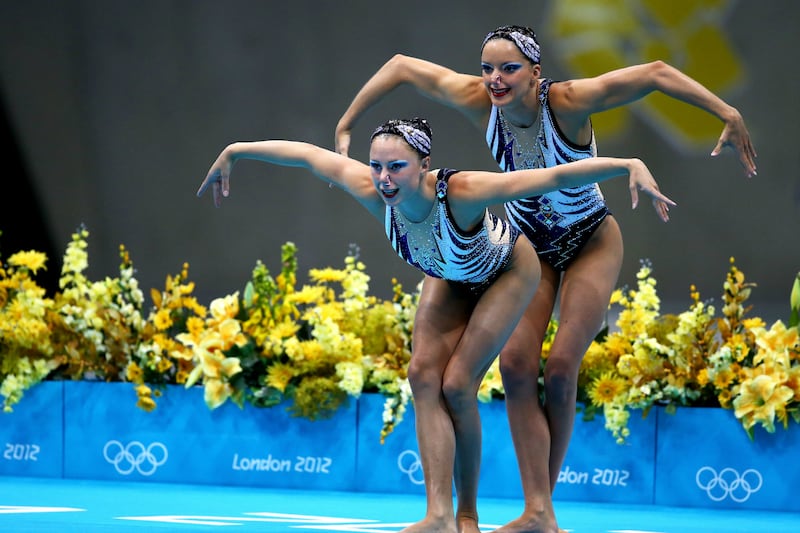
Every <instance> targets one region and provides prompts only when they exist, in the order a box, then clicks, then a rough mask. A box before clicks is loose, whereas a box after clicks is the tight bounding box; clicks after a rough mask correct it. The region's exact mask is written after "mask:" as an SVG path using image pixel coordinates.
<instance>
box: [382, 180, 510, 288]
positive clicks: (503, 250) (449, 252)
mask: <svg viewBox="0 0 800 533" xmlns="http://www.w3.org/2000/svg"><path fill="white" fill-rule="evenodd" d="M456 172H457V171H456V170H452V169H441V170H439V173H438V174H437V180H436V202H435V204H434V206H433V208H432V209H431V212H430V213H429V214H428V217H427V218H426V219H425V220H423V221H422V222H411V221H409V220H408V219H407V218H406V217H404V216H403V214H402V213H400V211H399V210H397V209H395V208H394V207H391V206H387V207H386V217H385V228H386V236H387V237H388V238H389V241H390V242H391V244H392V248H394V249H395V251H396V252H397V254H398V255H399V256H400V257H401V258H403V259H404V260H405V261H406V262H407V263H408V264H410V265H411V266H414V267H417V268H418V269H420V270H422V271H423V272H424V273H425V274H428V275H429V276H433V277H436V278H442V279H446V280H449V281H455V282H461V283H464V284H467V285H471V286H473V287H472V288H473V290H474V289H475V288H478V289H480V290H482V288H485V287H486V286H487V285H488V284H489V283H491V282H492V281H493V280H494V279H495V278H496V277H497V276H499V275H500V273H501V272H502V271H503V270H505V268H506V266H507V265H508V263H509V261H510V260H511V252H512V249H513V248H514V243H515V242H516V240H517V238H518V237H519V235H520V233H519V231H518V230H517V229H516V228H514V227H513V226H511V225H510V224H508V223H507V222H506V221H505V220H503V219H502V218H500V217H497V216H496V215H494V214H492V213H491V212H489V210H486V213H485V214H484V219H483V224H481V225H480V226H478V227H477V228H475V229H474V230H473V231H471V232H469V233H467V232H464V231H463V230H461V229H459V228H458V227H457V226H456V225H455V223H454V221H453V219H452V217H451V216H450V210H449V208H448V205H447V181H448V179H449V178H450V176H451V175H453V174H454V173H456Z"/></svg>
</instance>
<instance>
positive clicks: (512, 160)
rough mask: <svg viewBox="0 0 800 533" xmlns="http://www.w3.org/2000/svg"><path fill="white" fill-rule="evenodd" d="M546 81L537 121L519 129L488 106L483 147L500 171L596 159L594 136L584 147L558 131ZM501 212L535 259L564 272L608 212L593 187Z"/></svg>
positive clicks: (545, 196) (527, 200)
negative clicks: (524, 239) (530, 247)
mask: <svg viewBox="0 0 800 533" xmlns="http://www.w3.org/2000/svg"><path fill="white" fill-rule="evenodd" d="M551 83H552V80H549V79H542V80H541V82H540V85H539V115H538V117H537V123H536V124H534V125H533V126H531V127H530V128H527V129H526V130H524V131H520V128H516V127H514V126H513V125H511V124H509V123H508V122H507V121H506V120H505V118H504V117H503V113H502V111H501V110H500V109H498V108H497V107H495V106H492V112H491V116H490V118H489V125H488V127H487V129H486V143H487V144H488V145H489V148H490V150H491V151H492V154H493V155H494V157H495V160H496V161H497V163H498V164H499V165H500V168H501V169H502V170H503V171H504V172H510V171H512V170H516V169H523V168H543V167H552V166H555V165H560V164H562V163H568V162H570V161H576V160H578V159H585V158H587V157H595V156H596V155H597V148H596V146H595V141H594V132H592V142H591V143H589V145H587V146H577V145H575V144H573V143H571V142H570V141H569V140H567V139H566V138H565V137H564V135H563V134H562V133H561V131H560V130H559V128H558V124H556V121H555V118H554V117H553V115H552V112H551V110H550V104H549V100H548V94H549V90H550V84H551ZM534 135H535V137H534ZM526 141H527V143H526ZM505 210H506V215H507V216H508V219H509V221H511V223H512V224H513V225H514V226H515V227H517V228H519V229H520V230H521V231H522V232H523V233H524V234H525V235H526V236H527V237H528V239H530V241H531V242H532V243H533V246H534V248H536V253H537V254H538V255H539V259H540V260H541V261H543V262H545V263H547V264H549V265H550V266H552V267H553V268H555V269H556V270H559V271H564V270H566V269H567V267H568V266H569V264H570V263H571V262H572V261H573V260H574V259H575V257H576V256H577V255H578V253H580V250H581V248H583V246H584V245H585V244H586V242H587V241H588V240H589V239H590V238H591V236H592V233H593V232H594V230H595V229H597V227H598V226H599V225H600V223H601V222H602V221H603V219H604V218H605V217H606V215H608V214H609V210H608V207H606V203H605V200H604V199H603V194H602V192H600V187H599V186H598V185H597V184H596V183H593V184H590V185H585V186H582V187H574V188H570V189H562V190H559V191H554V192H550V193H547V194H543V195H541V196H533V197H530V198H525V199H523V200H516V201H513V202H508V203H506V204H505Z"/></svg>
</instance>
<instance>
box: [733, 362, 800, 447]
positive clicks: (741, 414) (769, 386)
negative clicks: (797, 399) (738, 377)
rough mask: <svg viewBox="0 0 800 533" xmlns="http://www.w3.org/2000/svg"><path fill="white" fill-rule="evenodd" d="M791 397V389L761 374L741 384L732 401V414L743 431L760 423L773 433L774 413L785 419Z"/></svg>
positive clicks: (792, 395)
mask: <svg viewBox="0 0 800 533" xmlns="http://www.w3.org/2000/svg"><path fill="white" fill-rule="evenodd" d="M793 397H794V391H792V389H790V388H789V387H787V386H785V385H781V384H779V383H778V382H776V381H775V380H774V379H773V378H772V377H771V376H768V375H765V374H762V375H759V376H756V377H755V378H753V379H751V380H747V381H745V382H744V383H742V386H741V389H740V392H739V394H738V395H737V396H736V398H734V400H733V407H734V409H735V410H734V414H735V415H736V418H738V419H740V420H741V421H742V424H743V425H744V427H745V429H748V430H749V429H750V428H752V427H753V426H754V425H755V424H757V423H760V424H761V425H763V426H764V428H765V429H766V430H767V431H769V432H770V433H773V432H774V431H775V415H776V412H777V413H778V414H779V416H781V417H782V418H785V410H786V403H787V402H788V401H789V400H791V399H792V398H793Z"/></svg>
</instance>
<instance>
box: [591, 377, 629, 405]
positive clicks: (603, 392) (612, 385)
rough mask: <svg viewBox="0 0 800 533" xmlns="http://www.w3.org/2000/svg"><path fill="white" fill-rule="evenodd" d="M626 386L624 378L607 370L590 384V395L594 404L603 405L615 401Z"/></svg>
mask: <svg viewBox="0 0 800 533" xmlns="http://www.w3.org/2000/svg"><path fill="white" fill-rule="evenodd" d="M625 388H626V382H625V380H624V379H622V378H619V377H616V376H614V374H613V373H611V372H605V373H603V375H602V376H600V377H599V378H597V379H595V380H594V381H593V382H592V384H591V385H590V386H589V397H590V398H591V399H592V403H593V404H594V405H597V406H602V405H606V404H610V403H612V402H614V400H615V399H616V398H617V397H618V396H619V395H621V394H622V393H623V392H624V391H625Z"/></svg>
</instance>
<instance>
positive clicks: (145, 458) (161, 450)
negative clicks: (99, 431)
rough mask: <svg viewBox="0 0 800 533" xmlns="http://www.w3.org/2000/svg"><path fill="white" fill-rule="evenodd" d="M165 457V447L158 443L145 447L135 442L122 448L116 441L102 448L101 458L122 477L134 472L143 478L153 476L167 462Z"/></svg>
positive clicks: (166, 454)
mask: <svg viewBox="0 0 800 533" xmlns="http://www.w3.org/2000/svg"><path fill="white" fill-rule="evenodd" d="M167 456H168V453H167V447H166V446H164V445H163V444H161V443H160V442H153V443H152V444H150V445H149V446H147V447H145V445H144V444H142V443H141V442H139V441H136V440H134V441H131V442H130V443H128V445H127V446H123V445H122V443H121V442H120V441H118V440H110V441H108V442H106V445H105V446H104V447H103V457H105V459H106V461H108V462H109V463H111V464H112V465H114V468H115V469H116V470H117V472H118V473H120V474H122V475H123V476H127V475H129V474H131V473H132V472H133V471H134V470H136V471H137V472H139V473H140V474H141V475H143V476H150V475H153V474H154V473H155V471H156V468H158V467H159V466H161V465H163V464H164V463H166V462H167Z"/></svg>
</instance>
